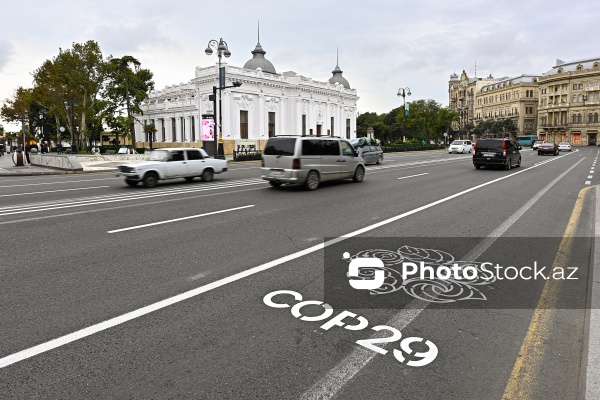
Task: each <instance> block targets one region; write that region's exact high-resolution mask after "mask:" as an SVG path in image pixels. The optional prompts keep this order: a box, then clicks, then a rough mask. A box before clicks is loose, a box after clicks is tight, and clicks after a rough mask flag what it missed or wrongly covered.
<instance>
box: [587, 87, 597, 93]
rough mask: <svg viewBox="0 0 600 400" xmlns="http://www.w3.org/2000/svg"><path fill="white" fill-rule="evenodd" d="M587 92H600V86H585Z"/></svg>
mask: <svg viewBox="0 0 600 400" xmlns="http://www.w3.org/2000/svg"><path fill="white" fill-rule="evenodd" d="M585 91H586V92H598V91H600V86H588V87H586V88H585Z"/></svg>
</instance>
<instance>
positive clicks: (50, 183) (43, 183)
mask: <svg viewBox="0 0 600 400" xmlns="http://www.w3.org/2000/svg"><path fill="white" fill-rule="evenodd" d="M114 179H119V178H116V177H115V178H98V179H87V180H79V181H61V182H42V183H26V184H22V185H9V186H0V188H11V187H23V186H40V185H58V184H60V183H83V182H92V181H109V180H114Z"/></svg>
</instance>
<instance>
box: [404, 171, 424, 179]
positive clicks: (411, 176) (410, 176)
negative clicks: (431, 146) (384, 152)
mask: <svg viewBox="0 0 600 400" xmlns="http://www.w3.org/2000/svg"><path fill="white" fill-rule="evenodd" d="M423 175H429V172H425V173H424V174H417V175H409V176H403V177H402V178H398V179H406V178H413V177H415V176H423Z"/></svg>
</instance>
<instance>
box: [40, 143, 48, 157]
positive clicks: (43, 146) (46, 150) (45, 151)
mask: <svg viewBox="0 0 600 400" xmlns="http://www.w3.org/2000/svg"><path fill="white" fill-rule="evenodd" d="M41 150H42V154H46V153H48V146H46V142H44V143H42V148H41Z"/></svg>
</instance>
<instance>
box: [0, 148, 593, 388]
mask: <svg viewBox="0 0 600 400" xmlns="http://www.w3.org/2000/svg"><path fill="white" fill-rule="evenodd" d="M522 154H523V162H522V166H521V167H520V168H514V169H512V170H509V171H506V170H493V169H485V168H483V169H480V170H475V169H474V168H473V165H472V162H471V156H470V155H469V154H465V155H462V154H452V155H450V154H447V153H444V152H440V151H430V152H417V153H405V154H394V155H386V159H385V161H384V163H383V164H382V165H373V166H368V167H367V174H366V177H365V180H364V181H363V182H362V183H353V182H351V181H345V182H340V183H330V184H322V186H321V187H320V188H319V189H318V190H316V191H314V192H309V191H305V190H304V189H302V188H300V187H289V186H284V187H281V188H272V187H271V186H270V185H268V184H267V183H266V182H264V181H261V180H260V170H259V165H258V164H257V163H242V164H231V165H230V166H231V168H230V170H229V171H227V172H226V173H223V174H221V175H216V176H215V180H214V181H213V182H201V181H200V180H194V181H192V182H185V181H184V180H177V181H169V182H164V183H162V184H160V185H159V186H157V187H156V188H153V189H146V188H143V187H141V186H138V187H128V186H127V185H125V183H124V182H123V180H122V179H119V178H117V177H116V176H115V174H114V173H112V174H111V173H97V174H78V175H58V176H37V177H35V176H32V177H0V245H1V249H0V277H1V279H0V398H2V399H96V398H97V399H178V398H181V399H299V398H302V399H328V398H339V399H501V398H507V399H509V398H515V399H521V398H530V399H554V398H556V399H574V398H576V397H577V394H578V391H579V390H580V388H581V384H582V379H583V377H582V374H581V359H582V354H583V351H584V348H583V347H584V333H583V332H584V323H585V308H586V299H587V296H588V291H587V288H588V284H589V282H588V281H587V276H588V273H589V268H590V260H591V255H590V252H591V242H590V240H589V239H590V237H593V232H592V228H593V221H592V218H591V216H592V215H593V200H594V199H593V196H592V191H591V190H586V188H590V187H592V186H593V185H596V184H597V183H598V177H597V176H596V175H595V174H594V173H593V171H594V168H593V165H595V162H596V159H597V158H598V150H597V149H596V148H579V149H575V150H574V151H572V152H570V153H561V154H560V156H557V157H556V156H537V154H535V153H533V152H532V151H531V150H528V149H524V150H523V153H522ZM565 238H567V239H565ZM361 251H370V252H371V253H373V254H374V253H378V254H384V253H385V257H384V258H385V261H386V264H385V265H386V267H388V266H389V265H392V266H393V265H394V262H395V261H394V260H400V259H403V260H412V261H415V260H417V261H418V260H423V259H426V260H429V261H432V260H434V259H435V258H436V257H438V258H437V260H438V262H439V261H440V258H439V257H441V260H443V261H444V262H445V261H448V262H449V261H450V260H455V261H459V260H460V261H464V262H466V264H465V263H463V264H462V265H463V267H464V266H465V265H475V266H479V267H480V266H481V263H482V262H485V261H489V262H494V263H496V262H497V263H500V264H501V265H503V266H507V265H509V264H510V265H514V266H516V267H518V266H523V265H531V264H530V263H533V262H534V261H535V262H538V263H540V265H542V264H543V265H545V266H547V267H548V270H553V271H554V270H555V268H559V269H560V268H562V269H563V270H564V271H568V272H569V273H571V272H574V275H573V277H575V278H577V279H573V280H567V279H566V277H565V279H564V280H561V279H554V280H539V279H538V280H533V279H532V280H527V281H525V280H523V279H521V280H519V279H516V280H514V281H510V279H508V278H506V279H505V280H501V279H497V280H492V281H482V280H481V279H479V280H473V281H468V282H465V283H462V284H461V283H460V282H458V283H456V282H454V284H453V285H454V286H452V287H449V286H445V287H441V286H439V280H438V281H437V283H436V282H434V281H432V280H429V281H427V279H425V280H421V281H411V282H409V281H407V280H406V281H402V279H401V278H398V277H397V276H396V277H394V274H395V272H394V271H391V270H390V269H388V271H391V272H390V274H391V275H386V279H388V278H389V279H392V281H393V282H392V283H391V284H390V285H388V286H387V288H388V289H389V290H385V291H380V292H372V291H369V290H364V289H362V290H359V289H350V291H349V290H348V288H349V285H348V282H349V281H348V276H347V271H346V269H345V268H347V266H348V265H349V264H350V262H351V261H352V260H354V259H356V258H357V257H360V254H362V253H361ZM432 262H433V261H432ZM390 263H391V264H390ZM528 263H529V264H528ZM340 266H341V268H340ZM569 268H571V269H569ZM572 268H575V269H572ZM392 269H393V268H392ZM340 271H342V273H341V275H340ZM360 278H362V279H365V276H363V275H361V276H360ZM367 278H368V277H367ZM509 281H510V282H509ZM386 282H387V281H386ZM275 292H277V293H275ZM305 301H308V302H307V303H303V302H305ZM374 338H383V339H380V340H377V339H374Z"/></svg>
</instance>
